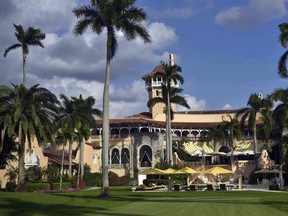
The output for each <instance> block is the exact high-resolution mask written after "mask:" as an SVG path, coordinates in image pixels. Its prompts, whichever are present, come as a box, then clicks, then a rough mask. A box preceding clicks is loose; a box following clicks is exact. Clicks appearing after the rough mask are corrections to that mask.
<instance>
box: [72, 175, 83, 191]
mask: <svg viewBox="0 0 288 216" xmlns="http://www.w3.org/2000/svg"><path fill="white" fill-rule="evenodd" d="M78 181H79V188H80V189H85V188H86V182H85V180H84V179H81V178H77V177H73V178H72V179H71V187H72V188H77V182H78Z"/></svg>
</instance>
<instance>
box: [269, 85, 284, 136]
mask: <svg viewBox="0 0 288 216" xmlns="http://www.w3.org/2000/svg"><path fill="white" fill-rule="evenodd" d="M269 98H270V99H271V100H273V101H275V102H279V104H278V105H277V106H276V108H275V109H274V111H273V113H272V118H273V122H274V124H273V125H274V127H276V129H278V130H279V131H280V132H281V133H282V136H283V135H285V133H286V129H287V126H288V88H287V89H282V88H279V89H275V90H274V91H273V92H272V93H271V95H270V96H269Z"/></svg>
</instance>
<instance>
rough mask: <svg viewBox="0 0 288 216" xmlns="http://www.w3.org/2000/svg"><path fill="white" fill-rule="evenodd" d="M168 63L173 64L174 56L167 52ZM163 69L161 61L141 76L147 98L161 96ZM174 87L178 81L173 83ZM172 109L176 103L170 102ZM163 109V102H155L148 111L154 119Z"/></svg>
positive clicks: (174, 109)
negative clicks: (149, 71)
mask: <svg viewBox="0 0 288 216" xmlns="http://www.w3.org/2000/svg"><path fill="white" fill-rule="evenodd" d="M169 65H170V66H173V65H174V56H173V54H169ZM165 73H166V72H165V69H164V67H163V63H162V62H161V63H160V64H159V65H158V66H156V67H155V68H154V70H153V71H152V72H151V73H149V74H146V75H144V76H143V77H142V79H143V80H144V81H145V88H146V90H147V91H148V100H150V99H151V98H154V97H162V83H163V81H164V76H165ZM173 86H174V87H179V83H176V84H174V85H173ZM171 107H172V110H173V111H174V112H175V111H176V104H171ZM164 109H165V104H160V103H158V104H155V105H154V106H153V107H150V108H149V112H150V113H151V114H152V118H153V119H154V118H155V117H156V116H157V115H158V114H163V112H164Z"/></svg>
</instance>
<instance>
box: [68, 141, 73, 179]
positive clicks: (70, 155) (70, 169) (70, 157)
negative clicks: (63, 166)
mask: <svg viewBox="0 0 288 216" xmlns="http://www.w3.org/2000/svg"><path fill="white" fill-rule="evenodd" d="M72 142H73V141H72V140H69V171H68V175H69V176H72Z"/></svg>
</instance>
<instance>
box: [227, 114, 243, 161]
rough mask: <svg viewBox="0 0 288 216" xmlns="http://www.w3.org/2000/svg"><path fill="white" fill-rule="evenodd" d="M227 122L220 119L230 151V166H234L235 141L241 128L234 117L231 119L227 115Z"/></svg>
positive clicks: (239, 134)
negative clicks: (226, 135) (226, 134)
mask: <svg viewBox="0 0 288 216" xmlns="http://www.w3.org/2000/svg"><path fill="white" fill-rule="evenodd" d="M228 117H229V120H225V119H224V118H223V117H222V127H223V128H224V129H225V130H226V131H227V132H228V142H229V147H230V150H231V165H232V167H233V164H234V149H235V147H236V140H237V139H239V138H240V136H241V128H240V124H239V121H238V119H237V118H236V116H234V118H232V117H231V116H230V115H228Z"/></svg>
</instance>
